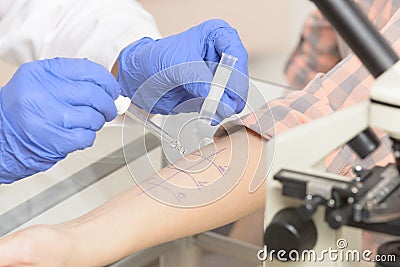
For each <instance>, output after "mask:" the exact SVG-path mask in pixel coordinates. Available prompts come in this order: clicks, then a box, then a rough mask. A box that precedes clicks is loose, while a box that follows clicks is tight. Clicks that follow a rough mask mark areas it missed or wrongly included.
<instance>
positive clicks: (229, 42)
mask: <svg viewBox="0 0 400 267" xmlns="http://www.w3.org/2000/svg"><path fill="white" fill-rule="evenodd" d="M222 53H227V54H229V55H232V56H235V57H237V58H238V61H237V62H236V65H235V69H236V70H234V72H233V73H232V76H231V78H230V80H229V83H228V86H227V87H228V88H229V89H231V90H225V92H224V95H223V96H222V98H221V102H223V103H224V104H225V105H223V104H222V105H221V103H220V104H219V106H218V110H217V114H216V116H215V117H214V119H215V120H216V121H217V122H219V121H221V120H222V119H224V118H226V117H230V116H231V115H233V114H234V113H239V112H240V111H242V110H243V108H244V106H245V101H246V99H247V92H248V88H249V81H248V68H247V52H246V49H245V48H244V46H243V44H242V42H241V40H240V38H239V36H238V33H237V31H236V30H235V29H233V28H232V27H230V26H229V25H228V24H227V23H226V22H224V21H222V20H209V21H206V22H204V23H202V24H200V25H198V26H195V27H193V28H190V29H189V30H187V31H185V32H182V33H180V34H177V35H173V36H170V37H166V38H163V39H159V40H152V39H151V38H147V37H146V38H143V39H141V40H139V41H137V42H135V43H133V44H132V45H130V46H128V47H127V48H125V49H124V50H123V51H122V52H121V54H120V56H119V58H118V68H119V72H118V77H117V80H118V82H119V83H120V84H121V87H122V94H123V95H125V96H128V97H131V98H132V97H133V98H132V101H133V102H134V103H135V104H136V105H137V106H139V107H140V108H142V109H144V110H146V111H147V112H150V113H160V114H170V113H176V110H174V109H175V107H176V106H178V105H179V104H181V103H182V102H184V101H187V100H189V99H193V98H199V97H201V98H203V99H204V98H205V97H206V96H207V94H208V92H209V88H210V82H211V81H212V78H213V74H214V73H213V72H214V71H215V67H216V64H210V62H216V63H218V62H219V60H220V58H221V55H222ZM183 63H188V64H183ZM155 74H157V75H155ZM149 78H151V80H148V79H149ZM196 81H201V82H197V83H196ZM145 82H146V83H145ZM142 84H144V85H143V86H142ZM141 86H142V88H140V90H138V88H139V87H141ZM201 103H202V102H200V103H198V104H195V105H190V108H189V109H188V108H187V107H186V110H185V111H186V112H193V111H199V110H200V108H201ZM214 124H215V123H214Z"/></svg>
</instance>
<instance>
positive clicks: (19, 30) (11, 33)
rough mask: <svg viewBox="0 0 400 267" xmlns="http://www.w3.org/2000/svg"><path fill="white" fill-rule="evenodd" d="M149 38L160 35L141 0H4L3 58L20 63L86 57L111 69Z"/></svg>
mask: <svg viewBox="0 0 400 267" xmlns="http://www.w3.org/2000/svg"><path fill="white" fill-rule="evenodd" d="M144 36H149V37H153V38H158V37H159V33H158V30H157V27H156V25H155V22H154V20H153V18H152V17H151V15H150V14H149V13H147V12H146V11H145V10H144V9H143V8H142V6H141V5H140V4H138V3H137V2H136V1H135V0H0V59H2V60H4V61H6V62H9V63H11V64H14V65H20V64H22V63H24V62H27V61H32V60H36V59H43V58H53V57H80V58H88V59H90V60H93V61H95V62H97V63H100V64H102V65H103V66H105V67H106V68H108V69H111V67H112V65H113V64H114V62H115V60H116V58H117V57H118V54H119V52H120V51H121V50H122V49H123V48H124V47H125V46H127V45H128V44H130V43H132V42H134V41H136V40H138V39H140V38H142V37H144ZM0 71H1V70H0Z"/></svg>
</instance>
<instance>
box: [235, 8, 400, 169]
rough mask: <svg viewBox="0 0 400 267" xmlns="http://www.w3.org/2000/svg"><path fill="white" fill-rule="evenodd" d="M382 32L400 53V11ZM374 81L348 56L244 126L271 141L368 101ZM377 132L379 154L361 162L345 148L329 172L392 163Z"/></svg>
mask: <svg viewBox="0 0 400 267" xmlns="http://www.w3.org/2000/svg"><path fill="white" fill-rule="evenodd" d="M382 32H383V33H384V36H385V37H386V38H387V40H388V41H389V42H390V43H391V44H392V46H393V47H394V48H395V50H396V51H397V52H399V51H400V11H399V12H397V13H396V14H395V16H393V17H392V19H391V21H390V22H389V23H388V25H387V27H385V28H384V29H383V30H382ZM373 81H374V80H373V78H372V76H371V75H370V74H369V73H368V71H367V70H366V69H365V67H364V66H363V65H362V64H361V62H360V61H359V60H358V58H357V57H355V56H354V55H349V56H348V57H346V58H345V59H343V60H342V61H341V62H340V63H339V64H337V65H336V66H335V67H334V68H333V69H331V70H330V71H329V72H328V73H326V74H318V75H317V76H316V77H315V78H314V79H313V80H312V81H311V82H310V83H309V84H308V85H307V86H306V87H305V88H304V89H303V90H301V91H295V92H293V93H291V94H289V95H287V96H285V97H282V98H278V99H275V100H273V101H271V102H269V103H268V104H266V105H265V106H264V107H263V108H262V109H260V110H258V111H257V112H255V113H252V114H249V115H247V116H245V117H244V118H243V119H242V121H241V123H242V124H244V125H245V126H246V127H248V128H250V129H252V130H253V131H255V132H258V133H259V134H260V135H262V136H263V137H264V138H265V139H267V140H268V139H270V138H272V137H273V136H275V135H277V134H279V133H281V132H284V131H286V130H288V129H291V128H294V127H296V126H298V125H301V124H303V123H307V122H309V121H311V120H314V119H317V118H321V117H322V116H325V115H328V114H331V113H333V112H335V111H338V110H341V109H344V108H346V107H349V106H352V105H354V104H356V103H359V102H361V101H364V100H366V99H368V97H369V89H370V88H371V86H372V83H373ZM375 132H376V133H377V135H378V137H379V138H380V139H381V141H382V145H381V146H380V147H379V148H378V150H377V151H375V152H374V153H373V154H372V155H370V156H369V157H367V158H366V159H364V160H360V159H358V158H357V157H356V156H355V155H354V153H353V152H352V151H351V150H350V148H349V147H348V146H343V147H341V148H340V149H338V150H337V151H335V152H333V153H332V154H331V155H329V156H328V157H327V158H326V166H327V168H328V171H330V172H333V173H338V174H342V175H348V174H350V173H349V171H350V168H351V166H353V165H354V164H359V165H361V166H363V167H364V168H369V167H372V166H374V165H385V164H386V163H388V162H392V161H393V158H392V155H391V153H390V151H391V142H390V140H389V138H388V136H387V135H385V134H384V133H383V132H381V131H378V130H375Z"/></svg>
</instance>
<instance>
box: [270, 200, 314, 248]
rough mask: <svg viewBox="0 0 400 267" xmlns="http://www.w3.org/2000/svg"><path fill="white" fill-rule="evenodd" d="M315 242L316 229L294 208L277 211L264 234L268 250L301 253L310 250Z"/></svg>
mask: <svg viewBox="0 0 400 267" xmlns="http://www.w3.org/2000/svg"><path fill="white" fill-rule="evenodd" d="M316 242H317V228H316V227H315V224H314V222H313V221H312V220H311V219H308V220H307V219H304V218H303V216H301V215H300V213H299V211H298V209H296V208H286V209H283V210H281V211H279V212H278V213H277V214H276V215H275V216H274V218H273V219H272V221H271V223H270V224H269V225H268V227H267V229H266V230H265V234H264V243H265V245H266V246H267V249H268V250H272V249H274V250H275V251H279V250H284V251H286V252H290V251H291V250H297V251H298V252H301V251H303V250H306V249H312V248H313V247H314V245H315V243H316Z"/></svg>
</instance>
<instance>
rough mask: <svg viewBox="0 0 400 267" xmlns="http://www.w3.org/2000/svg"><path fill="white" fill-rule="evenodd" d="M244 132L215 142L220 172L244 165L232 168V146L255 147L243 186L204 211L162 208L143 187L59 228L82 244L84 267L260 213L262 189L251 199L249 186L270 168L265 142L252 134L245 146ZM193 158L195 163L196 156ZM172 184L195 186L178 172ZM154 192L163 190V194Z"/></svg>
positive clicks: (206, 178)
mask: <svg viewBox="0 0 400 267" xmlns="http://www.w3.org/2000/svg"><path fill="white" fill-rule="evenodd" d="M244 132H245V131H243V132H236V133H234V134H232V135H231V136H230V138H228V137H225V138H222V139H220V140H218V141H217V142H216V144H217V151H221V150H222V152H221V153H219V154H218V155H217V156H216V158H215V160H214V163H215V164H217V165H218V166H228V164H240V163H233V162H229V160H230V157H231V155H230V151H231V150H230V145H231V141H232V142H237V141H239V140H241V141H242V143H243V145H248V146H249V147H250V151H249V152H250V153H249V155H250V157H249V160H248V163H247V166H246V169H245V170H244V172H243V176H242V178H241V180H240V181H239V183H238V184H237V186H236V187H235V188H234V189H233V190H232V191H231V192H229V193H228V192H226V193H227V194H225V196H224V197H223V198H221V199H219V200H217V201H215V202H212V203H210V204H205V205H203V206H201V207H193V208H179V207H173V206H171V205H166V204H163V203H160V202H159V201H156V200H155V199H154V198H152V197H150V196H149V195H148V194H146V193H143V191H142V190H141V189H140V187H134V188H132V189H130V190H129V191H127V192H125V193H123V194H122V195H120V196H118V197H117V198H115V199H113V200H111V201H110V202H108V203H106V204H105V205H103V206H101V207H99V208H98V209H96V210H94V211H92V212H91V213H89V214H87V215H85V216H83V217H81V218H78V219H76V220H73V221H70V222H67V223H65V224H62V225H59V226H56V227H57V228H58V229H59V230H61V231H65V232H67V233H68V234H69V235H70V236H72V237H73V238H74V244H79V245H78V247H76V249H77V251H76V253H77V255H79V258H80V261H79V264H80V265H81V266H98V265H104V264H107V263H110V262H113V261H115V260H117V259H119V258H121V257H123V256H127V255H129V254H131V253H134V252H136V251H139V250H142V249H144V248H147V247H150V246H152V245H155V244H158V243H162V242H166V241H169V240H174V239H177V238H180V237H183V236H188V235H192V234H196V233H199V232H202V231H205V230H208V229H212V228H214V227H218V226H220V225H224V224H226V223H229V222H232V221H234V220H237V219H238V218H241V217H243V216H245V215H247V214H250V213H252V212H254V211H255V210H257V209H258V208H260V207H261V206H262V205H263V199H264V190H263V187H261V188H260V189H259V190H258V191H256V192H255V193H252V194H250V193H249V184H250V181H251V179H252V178H253V177H254V175H255V172H256V171H261V173H264V174H265V171H264V170H265V169H266V167H265V165H266V163H265V160H264V159H263V158H262V155H261V152H262V145H261V144H262V142H263V141H262V140H261V139H260V137H259V136H258V135H255V134H253V133H250V134H247V136H248V140H249V143H248V144H246V142H243V140H245V139H246V136H244V135H245V133H244ZM230 139H231V140H230ZM212 151H213V147H212V146H208V147H206V148H204V149H202V152H203V155H207V154H210V153H213V152H212ZM190 157H191V158H194V159H195V158H196V157H197V156H196V155H191V156H190ZM174 172H175V170H174V169H170V168H166V169H164V170H162V171H161V172H160V175H161V176H164V177H171V175H173V174H174ZM219 175H220V172H219V171H218V170H217V169H216V168H212V167H210V168H208V169H206V170H204V171H202V172H200V173H198V174H195V175H194V178H195V179H196V178H198V177H201V180H202V182H203V183H211V182H212V180H214V179H215V177H218V176H219ZM235 175H236V176H237V175H240V173H233V172H230V170H227V172H226V174H225V177H224V179H225V178H228V179H230V178H232V179H236V178H237V177H235ZM153 178H156V179H152V180H151V181H152V184H153V185H154V184H157V183H159V182H160V180H159V179H158V178H159V176H157V177H153ZM169 182H171V183H173V184H175V185H181V186H190V184H191V181H189V180H188V178H187V175H186V174H185V173H183V172H179V173H178V174H177V175H175V176H174V177H173V178H172V179H170V180H169ZM142 186H143V188H144V189H147V190H149V191H148V192H149V193H150V194H152V193H154V194H155V195H157V196H159V197H160V198H162V197H163V191H162V190H163V188H161V187H158V188H154V187H152V186H151V185H150V184H146V182H145V183H144V184H142ZM155 190H159V191H158V193H157V192H156V191H155ZM205 193H206V192H205ZM165 194H169V193H168V192H165ZM187 197H190V196H187ZM105 244H107V245H105ZM93 255H96V257H93Z"/></svg>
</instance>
